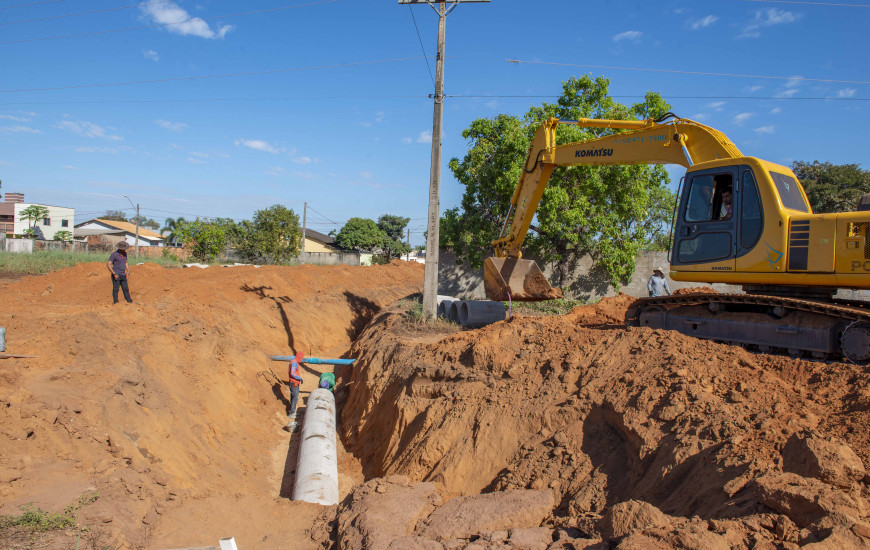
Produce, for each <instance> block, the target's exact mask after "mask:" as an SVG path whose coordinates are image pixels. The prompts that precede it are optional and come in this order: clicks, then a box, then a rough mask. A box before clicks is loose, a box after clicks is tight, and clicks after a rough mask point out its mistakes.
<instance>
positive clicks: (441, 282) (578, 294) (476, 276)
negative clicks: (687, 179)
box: [438, 250, 742, 301]
mask: <svg viewBox="0 0 870 550" xmlns="http://www.w3.org/2000/svg"><path fill="white" fill-rule="evenodd" d="M530 259H534V258H530ZM438 264H439V265H438V294H443V295H447V296H456V297H460V298H465V299H469V300H485V299H486V293H485V292H484V288H483V270H482V269H470V268H469V267H468V266H467V265H456V256H455V255H454V254H453V253H452V252H450V251H447V250H441V251H440V252H439V262H438ZM538 266H540V267H541V268H542V269H543V270H544V275H546V276H547V278H548V279H549V280H550V281H553V280H554V277H553V268H552V266H551V265H543V264H542V263H541V262H538ZM659 266H660V267H662V268H663V269H664V270H665V272H667V271H668V270H669V269H670V264H669V263H668V254H667V252H661V251H645V252H641V253H640V254H639V255H638V257H637V259H636V268H635V271H634V276H633V277H632V279H631V281H630V282H629V283H628V284H627V285H625V286H623V287H620V288H615V287H613V286H611V285H610V282H609V281H608V279H607V277H606V275H605V273H604V270H603V269H600V268H597V267H596V266H593V265H592V260H591V258H589V257H588V256H584V257H583V258H579V259H578V260H576V261H574V262H573V265H572V268H571V276H570V279H569V284H567V285H565V286H563V287H562V292H563V294H564V295H565V296H566V297H569V298H574V299H583V300H588V301H595V300H599V299H601V298H604V297H607V296H614V295H616V294H618V293H619V292H623V293H625V294H628V295H629V296H636V297H643V296H647V289H646V283H647V280H648V279H649V277H650V276H651V275H652V272H653V269H655V268H656V267H659ZM699 286H706V287H712V288H713V289H714V290H716V291H718V292H728V293H731V294H734V293H739V292H742V291H741V289H740V287H739V286H734V285H723V284H718V283H717V284H708V283H686V282H679V281H673V280H671V279H670V278H668V287H669V288H670V289H671V292H673V291H675V290H677V289H679V288H692V287H699Z"/></svg>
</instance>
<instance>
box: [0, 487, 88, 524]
mask: <svg viewBox="0 0 870 550" xmlns="http://www.w3.org/2000/svg"><path fill="white" fill-rule="evenodd" d="M98 498H100V494H99V492H95V493H90V494H85V495H82V496H81V497H79V500H78V502H76V503H74V504H70V505H69V506H67V507H66V508H65V509H64V511H63V512H49V511H47V510H43V509H42V508H40V507H38V506H34V505H33V503H30V504H25V505H24V506H22V507H21V515H20V516H5V515H4V516H0V531H5V530H7V529H10V528H15V527H20V528H24V529H26V530H28V531H30V532H33V533H44V532H46V531H58V530H61V529H70V528H73V527H78V518H77V517H76V515H77V512H78V511H79V509H80V508H81V507H82V506H87V505H88V504H91V503H93V502H96V501H97V499H98Z"/></svg>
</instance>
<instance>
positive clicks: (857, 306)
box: [625, 293, 870, 363]
mask: <svg viewBox="0 0 870 550" xmlns="http://www.w3.org/2000/svg"><path fill="white" fill-rule="evenodd" d="M868 306H870V304H868V303H865V302H860V301H855V300H807V299H801V298H793V297H786V296H768V295H759V294H712V293H708V294H682V295H676V296H666V297H658V298H641V299H639V300H637V301H636V302H635V303H634V304H633V305H632V306H631V307H630V308H629V309H628V311H627V312H626V316H625V322H626V325H627V326H648V327H651V328H657V329H668V330H677V331H679V332H681V333H683V334H687V335H690V336H696V337H699V338H706V339H712V340H717V341H723V342H729V343H733V344H739V345H750V346H757V347H758V349H759V350H761V351H765V352H769V351H778V350H783V351H786V352H787V353H788V354H790V355H802V354H803V353H809V354H811V355H812V356H813V357H815V358H817V359H826V358H840V357H845V358H847V359H849V360H851V361H853V362H858V363H864V362H867V361H870V307H868Z"/></svg>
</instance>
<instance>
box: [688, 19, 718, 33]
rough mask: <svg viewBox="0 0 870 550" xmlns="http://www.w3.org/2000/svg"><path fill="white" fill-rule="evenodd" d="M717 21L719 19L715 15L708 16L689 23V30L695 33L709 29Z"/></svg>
mask: <svg viewBox="0 0 870 550" xmlns="http://www.w3.org/2000/svg"><path fill="white" fill-rule="evenodd" d="M718 20H719V18H718V17H716V16H715V15H708V16H707V17H702V18H701V19H693V20H691V21H689V28H690V29H692V30H693V31H697V30H699V29H703V28H705V27H709V26H710V25H712V24H713V23H715V22H716V21H718Z"/></svg>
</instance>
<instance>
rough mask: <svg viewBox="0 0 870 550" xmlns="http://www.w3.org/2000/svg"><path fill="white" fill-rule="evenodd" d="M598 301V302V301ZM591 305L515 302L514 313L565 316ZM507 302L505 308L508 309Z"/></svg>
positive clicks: (553, 301)
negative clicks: (578, 307)
mask: <svg viewBox="0 0 870 550" xmlns="http://www.w3.org/2000/svg"><path fill="white" fill-rule="evenodd" d="M596 301H597V300H596ZM590 303H595V302H589V301H587V300H567V299H562V300H544V301H541V302H513V304H512V306H511V307H512V309H513V313H519V314H522V315H533V316H538V317H543V316H547V315H565V314H566V313H570V312H571V310H572V309H574V308H575V307H577V306H585V305H588V304H590ZM507 305H508V304H507V302H505V307H507Z"/></svg>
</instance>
